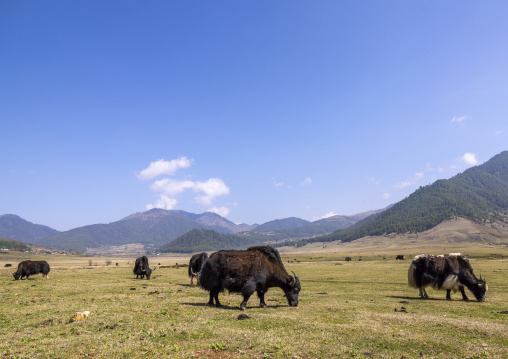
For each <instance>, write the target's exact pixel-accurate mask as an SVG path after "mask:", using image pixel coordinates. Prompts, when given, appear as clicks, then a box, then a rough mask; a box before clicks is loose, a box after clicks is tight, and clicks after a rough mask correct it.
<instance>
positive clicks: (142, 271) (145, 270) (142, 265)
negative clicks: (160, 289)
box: [133, 256, 155, 279]
mask: <svg viewBox="0 0 508 359" xmlns="http://www.w3.org/2000/svg"><path fill="white" fill-rule="evenodd" d="M154 270H155V268H154ZM133 272H134V274H135V275H136V279H138V278H139V277H141V279H143V278H144V277H145V275H146V279H150V275H151V274H152V270H151V269H150V267H149V266H148V258H147V257H146V256H142V257H139V258H137V259H136V263H135V264H134V271H133Z"/></svg>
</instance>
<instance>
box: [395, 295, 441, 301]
mask: <svg viewBox="0 0 508 359" xmlns="http://www.w3.org/2000/svg"><path fill="white" fill-rule="evenodd" d="M386 298H394V299H410V300H422V301H425V300H446V298H443V299H440V298H427V299H425V298H422V297H419V296H418V297H404V296H398V295H387V296H386Z"/></svg>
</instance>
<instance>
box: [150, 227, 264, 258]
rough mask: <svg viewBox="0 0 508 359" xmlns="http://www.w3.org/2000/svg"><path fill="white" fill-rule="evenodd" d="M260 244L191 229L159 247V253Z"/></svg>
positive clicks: (211, 249)
mask: <svg viewBox="0 0 508 359" xmlns="http://www.w3.org/2000/svg"><path fill="white" fill-rule="evenodd" d="M257 244H260V242H257V241H256V240H252V239H249V238H244V237H241V236H238V235H235V234H224V233H217V232H215V231H211V230H206V229H193V230H192V231H190V232H188V233H186V234H184V235H183V236H180V237H178V238H177V239H175V240H174V241H172V242H169V243H167V244H165V245H163V246H161V247H160V249H159V250H160V251H161V252H174V253H192V252H201V251H217V250H220V249H243V248H247V247H250V246H253V245H257Z"/></svg>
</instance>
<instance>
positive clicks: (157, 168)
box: [138, 156, 192, 180]
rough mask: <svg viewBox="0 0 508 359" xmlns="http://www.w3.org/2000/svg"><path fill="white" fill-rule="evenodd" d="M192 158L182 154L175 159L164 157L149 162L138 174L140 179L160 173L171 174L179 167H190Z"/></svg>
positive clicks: (153, 176)
mask: <svg viewBox="0 0 508 359" xmlns="http://www.w3.org/2000/svg"><path fill="white" fill-rule="evenodd" d="M191 164H192V159H191V160H189V159H188V158H187V157H185V156H183V157H180V158H177V159H176V160H171V161H164V159H160V160H157V161H155V162H151V163H150V165H149V166H148V167H147V168H145V169H144V170H142V171H141V172H140V173H139V174H138V178H140V179H144V180H145V179H152V178H155V177H157V176H160V175H173V174H175V172H176V171H177V170H179V169H180V168H187V167H190V166H191Z"/></svg>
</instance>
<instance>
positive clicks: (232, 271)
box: [199, 246, 301, 310]
mask: <svg viewBox="0 0 508 359" xmlns="http://www.w3.org/2000/svg"><path fill="white" fill-rule="evenodd" d="M293 274H294V275H295V276H294V277H293V276H291V275H289V274H288V272H287V271H286V269H285V268H284V265H283V264H282V260H281V259H280V255H279V252H278V251H277V250H276V249H275V248H272V247H270V246H261V247H251V248H249V249H247V250H223V251H218V252H215V253H212V254H211V255H210V257H209V258H208V259H207V260H206V262H205V265H204V267H203V269H202V270H201V275H200V282H199V284H200V286H201V287H202V288H203V289H205V290H207V291H209V292H210V300H209V301H208V304H209V305H214V300H215V305H216V306H217V307H220V306H221V304H220V302H219V292H222V291H224V290H225V289H227V290H228V291H229V292H233V293H241V294H242V295H243V301H242V303H241V304H240V309H242V310H245V308H246V306H247V301H248V300H249V298H250V296H251V295H252V294H253V293H254V292H257V294H258V297H259V306H260V307H261V308H264V307H266V303H265V299H264V298H265V293H266V292H267V291H268V289H269V288H271V287H279V288H281V289H282V290H283V291H284V293H285V296H286V298H287V300H288V303H289V305H290V306H292V307H296V306H297V305H298V293H299V292H300V290H301V286H300V280H299V279H298V276H297V275H296V274H295V273H294V272H293Z"/></svg>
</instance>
